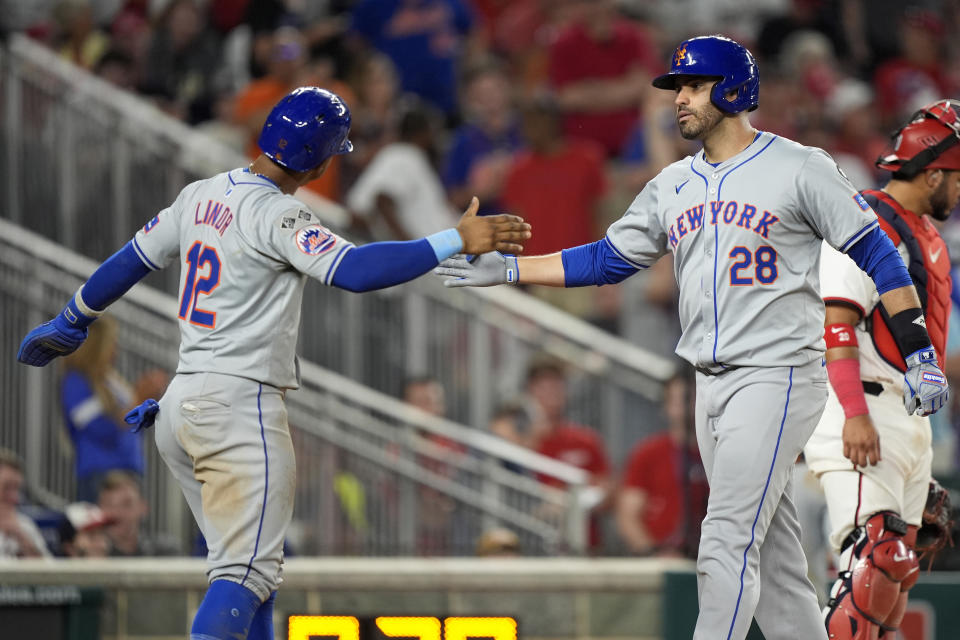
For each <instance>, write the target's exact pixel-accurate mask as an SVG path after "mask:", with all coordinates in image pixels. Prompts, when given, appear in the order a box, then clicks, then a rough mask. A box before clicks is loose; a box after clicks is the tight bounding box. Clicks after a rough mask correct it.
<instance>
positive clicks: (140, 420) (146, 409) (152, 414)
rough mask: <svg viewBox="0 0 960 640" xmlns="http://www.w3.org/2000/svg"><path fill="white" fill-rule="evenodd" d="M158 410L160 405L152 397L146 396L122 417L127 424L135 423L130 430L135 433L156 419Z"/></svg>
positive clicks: (146, 427)
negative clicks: (138, 404)
mask: <svg viewBox="0 0 960 640" xmlns="http://www.w3.org/2000/svg"><path fill="white" fill-rule="evenodd" d="M159 411H160V405H159V404H157V401H156V400H154V399H153V398H147V399H146V400H144V401H143V403H142V404H141V405H140V406H138V407H134V408H133V409H131V410H130V411H128V412H127V415H125V416H124V417H123V421H124V422H126V423H127V424H131V425H135V426H134V427H133V429H131V431H133V433H136V432H138V431H140V430H141V429H149V428H150V427H152V426H153V423H154V421H155V420H156V419H157V413H158V412H159Z"/></svg>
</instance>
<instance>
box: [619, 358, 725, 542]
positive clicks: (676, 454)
mask: <svg viewBox="0 0 960 640" xmlns="http://www.w3.org/2000/svg"><path fill="white" fill-rule="evenodd" d="M691 390H692V385H691V384H690V381H689V380H688V379H687V378H686V377H684V376H683V375H678V376H676V377H674V378H671V379H670V380H668V381H667V383H666V385H665V387H664V390H663V412H664V415H665V417H666V418H667V428H666V429H665V430H663V431H661V432H659V433H656V434H654V435H652V436H650V437H648V438H645V439H644V440H642V441H641V442H640V443H639V444H637V446H636V447H635V448H634V449H633V451H632V452H631V453H630V457H629V458H628V461H627V464H626V467H625V469H624V473H623V485H622V486H621V488H620V491H619V493H618V496H617V504H616V520H617V530H618V531H619V533H620V537H621V538H623V541H624V542H625V543H626V545H627V548H628V549H629V550H630V551H631V552H633V553H637V554H641V555H648V554H657V555H683V556H687V557H689V558H695V557H696V555H697V547H698V545H699V542H700V523H701V521H702V520H703V518H704V516H706V513H707V493H708V491H709V489H708V487H707V477H706V473H705V472H704V470H703V463H702V462H701V461H700V452H699V450H698V449H697V441H696V437H695V436H694V431H693V415H692V410H693V404H694V403H693V397H692V396H693V394H692V392H691Z"/></svg>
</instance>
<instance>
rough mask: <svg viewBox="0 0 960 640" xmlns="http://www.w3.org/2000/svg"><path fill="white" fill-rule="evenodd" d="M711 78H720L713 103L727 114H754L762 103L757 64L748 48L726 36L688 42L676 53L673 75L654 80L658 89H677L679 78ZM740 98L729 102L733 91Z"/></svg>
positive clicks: (666, 74) (671, 72) (714, 91)
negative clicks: (752, 112)
mask: <svg viewBox="0 0 960 640" xmlns="http://www.w3.org/2000/svg"><path fill="white" fill-rule="evenodd" d="M685 76H708V77H713V78H719V79H720V81H719V82H718V83H717V84H716V85H714V87H713V90H712V91H711V92H710V102H712V103H713V105H714V106H715V107H717V108H718V109H720V110H721V111H725V112H726V113H740V112H741V111H743V110H747V111H753V110H754V109H756V108H757V104H758V103H759V101H760V74H759V72H758V71H757V61H756V60H754V59H753V54H751V53H750V52H749V51H748V50H747V48H746V47H744V46H743V45H742V44H740V43H739V42H736V41H734V40H731V39H730V38H726V37H724V36H700V37H697V38H690V39H689V40H684V41H683V42H682V43H680V46H679V47H677V50H676V51H674V52H673V61H672V64H671V65H670V71H668V72H667V73H665V74H663V75H662V76H658V77H656V78H654V79H653V86H655V87H656V88H658V89H674V88H675V87H676V81H677V78H681V77H685ZM734 90H735V91H736V92H737V97H736V98H734V99H733V100H727V99H726V94H727V93H728V92H729V91H734Z"/></svg>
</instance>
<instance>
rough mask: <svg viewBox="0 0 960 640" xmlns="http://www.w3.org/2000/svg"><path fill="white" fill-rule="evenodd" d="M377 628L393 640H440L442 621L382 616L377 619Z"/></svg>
mask: <svg viewBox="0 0 960 640" xmlns="http://www.w3.org/2000/svg"><path fill="white" fill-rule="evenodd" d="M377 627H379V628H380V631H383V635H385V636H389V637H391V638H419V639H420V640H440V629H441V627H440V621H439V620H437V619H436V618H397V617H391V616H381V617H379V618H377Z"/></svg>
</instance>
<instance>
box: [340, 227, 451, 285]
mask: <svg viewBox="0 0 960 640" xmlns="http://www.w3.org/2000/svg"><path fill="white" fill-rule="evenodd" d="M445 257H449V256H445ZM438 264H440V260H439V259H438V255H437V253H435V252H434V248H433V246H432V245H431V244H430V242H429V241H428V240H427V239H426V238H421V239H419V240H408V241H406V242H371V243H370V244H365V245H363V246H360V247H354V248H352V249H350V250H349V251H347V253H346V255H344V256H343V260H341V261H340V266H339V267H337V270H336V272H335V273H334V274H333V281H332V284H333V286H335V287H339V288H341V289H346V290H347V291H353V292H354V293H361V292H363V291H373V290H374V289H384V288H386V287H392V286H394V285H397V284H401V283H403V282H407V281H409V280H413V279H414V278H417V277H419V276H422V275H423V274H425V273H426V272H428V271H430V270H431V269H433V268H434V267H435V266H437V265H438Z"/></svg>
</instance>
